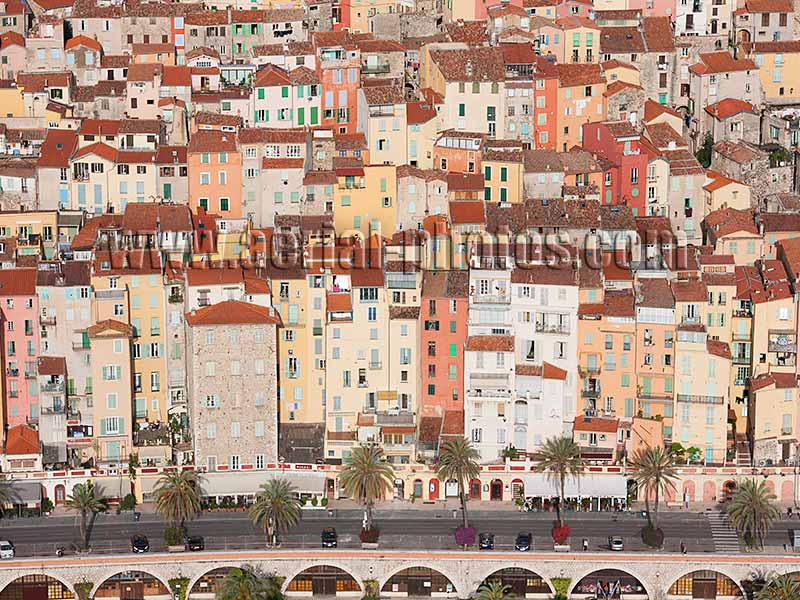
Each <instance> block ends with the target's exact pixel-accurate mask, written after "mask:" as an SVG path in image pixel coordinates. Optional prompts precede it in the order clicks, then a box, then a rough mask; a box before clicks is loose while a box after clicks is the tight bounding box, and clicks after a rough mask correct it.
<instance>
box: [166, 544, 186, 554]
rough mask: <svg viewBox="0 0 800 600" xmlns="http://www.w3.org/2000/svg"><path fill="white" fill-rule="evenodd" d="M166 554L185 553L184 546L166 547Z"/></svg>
mask: <svg viewBox="0 0 800 600" xmlns="http://www.w3.org/2000/svg"><path fill="white" fill-rule="evenodd" d="M167 552H186V546H184V545H183V544H181V545H180V546H177V545H176V546H167Z"/></svg>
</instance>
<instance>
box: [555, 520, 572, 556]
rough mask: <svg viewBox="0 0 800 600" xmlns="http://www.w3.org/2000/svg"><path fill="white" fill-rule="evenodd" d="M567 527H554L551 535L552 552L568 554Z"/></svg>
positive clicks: (564, 525) (563, 525)
mask: <svg viewBox="0 0 800 600" xmlns="http://www.w3.org/2000/svg"><path fill="white" fill-rule="evenodd" d="M569 533H570V531H569V525H567V524H566V523H564V524H562V525H555V526H554V527H553V530H552V531H551V534H552V536H553V550H555V551H556V552H569V550H570V545H569Z"/></svg>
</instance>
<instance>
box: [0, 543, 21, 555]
mask: <svg viewBox="0 0 800 600" xmlns="http://www.w3.org/2000/svg"><path fill="white" fill-rule="evenodd" d="M16 553H17V549H16V548H14V544H12V543H11V542H9V541H8V540H2V541H0V558H14V555H15V554H16Z"/></svg>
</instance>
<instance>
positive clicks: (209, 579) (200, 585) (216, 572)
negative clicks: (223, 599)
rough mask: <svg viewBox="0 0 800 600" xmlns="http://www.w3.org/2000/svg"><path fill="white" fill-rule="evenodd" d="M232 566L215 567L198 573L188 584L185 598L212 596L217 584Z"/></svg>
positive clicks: (214, 594)
mask: <svg viewBox="0 0 800 600" xmlns="http://www.w3.org/2000/svg"><path fill="white" fill-rule="evenodd" d="M235 568H236V567H234V566H232V565H231V566H227V567H216V568H214V569H211V570H210V571H205V572H203V573H201V574H200V575H198V576H197V577H196V578H195V579H194V580H193V581H192V582H190V585H189V594H188V595H187V598H193V597H194V598H214V597H215V596H216V591H217V585H218V584H219V582H220V581H221V580H223V579H224V578H225V577H226V576H227V575H228V573H230V571H231V569H235Z"/></svg>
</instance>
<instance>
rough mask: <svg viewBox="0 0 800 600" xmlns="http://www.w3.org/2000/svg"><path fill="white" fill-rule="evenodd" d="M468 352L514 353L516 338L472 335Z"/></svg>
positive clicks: (467, 348)
mask: <svg viewBox="0 0 800 600" xmlns="http://www.w3.org/2000/svg"><path fill="white" fill-rule="evenodd" d="M466 350H467V352H513V351H514V338H513V337H512V336H510V335H471V336H470V337H468V338H467V346H466Z"/></svg>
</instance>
